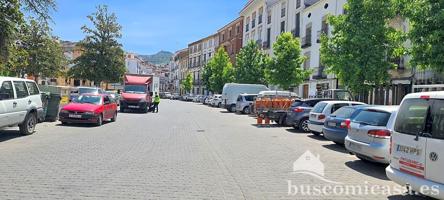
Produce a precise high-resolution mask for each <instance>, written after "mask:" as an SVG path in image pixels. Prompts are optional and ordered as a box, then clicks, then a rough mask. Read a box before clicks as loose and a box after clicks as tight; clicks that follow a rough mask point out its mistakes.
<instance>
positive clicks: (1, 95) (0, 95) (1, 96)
mask: <svg viewBox="0 0 444 200" xmlns="http://www.w3.org/2000/svg"><path fill="white" fill-rule="evenodd" d="M10 98H11V95H9V94H8V93H0V100H5V99H10Z"/></svg>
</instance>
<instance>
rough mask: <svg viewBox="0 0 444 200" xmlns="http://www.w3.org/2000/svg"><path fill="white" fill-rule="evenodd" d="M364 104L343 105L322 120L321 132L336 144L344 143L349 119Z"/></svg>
mask: <svg viewBox="0 0 444 200" xmlns="http://www.w3.org/2000/svg"><path fill="white" fill-rule="evenodd" d="M365 107H366V106H365V105H364V106H344V107H342V108H339V109H338V110H337V111H335V112H334V113H332V114H331V115H330V116H328V117H327V119H326V120H325V122H324V127H323V128H322V133H324V137H325V138H326V139H328V140H330V141H332V142H334V143H336V144H341V145H342V144H344V141H345V137H347V133H348V125H350V121H351V119H353V117H354V116H356V113H358V112H359V111H360V110H359V109H363V108H365Z"/></svg>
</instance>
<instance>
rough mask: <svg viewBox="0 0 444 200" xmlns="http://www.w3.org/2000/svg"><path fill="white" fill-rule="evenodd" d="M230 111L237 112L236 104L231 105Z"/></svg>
mask: <svg viewBox="0 0 444 200" xmlns="http://www.w3.org/2000/svg"><path fill="white" fill-rule="evenodd" d="M228 111H230V112H236V106H235V105H231V106H230V109H229V110H228Z"/></svg>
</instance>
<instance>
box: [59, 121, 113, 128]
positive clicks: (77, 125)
mask: <svg viewBox="0 0 444 200" xmlns="http://www.w3.org/2000/svg"><path fill="white" fill-rule="evenodd" d="M109 123H112V122H106V121H105V122H103V124H102V126H106V125H107V124H109ZM55 126H59V127H76V128H98V127H101V126H96V125H95V124H92V123H91V124H87V123H69V124H65V125H63V124H61V123H59V124H56V125H55Z"/></svg>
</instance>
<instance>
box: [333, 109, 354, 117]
mask: <svg viewBox="0 0 444 200" xmlns="http://www.w3.org/2000/svg"><path fill="white" fill-rule="evenodd" d="M355 110H356V109H355V108H352V107H342V108H339V110H337V111H336V112H334V113H333V114H332V115H334V116H336V117H340V118H349V117H351V115H352V114H353V112H354V111H355Z"/></svg>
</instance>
